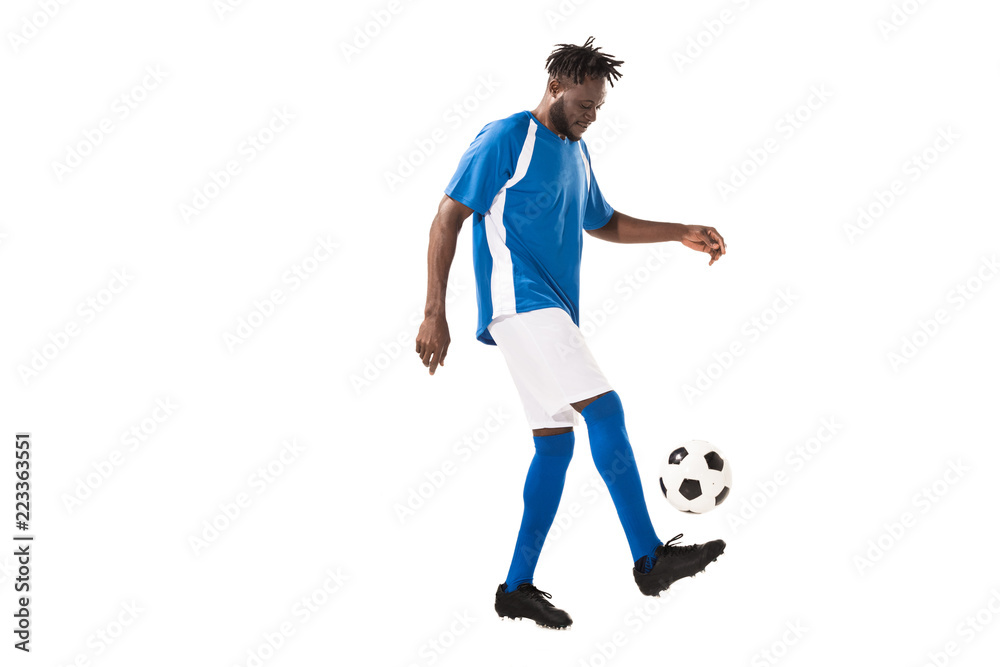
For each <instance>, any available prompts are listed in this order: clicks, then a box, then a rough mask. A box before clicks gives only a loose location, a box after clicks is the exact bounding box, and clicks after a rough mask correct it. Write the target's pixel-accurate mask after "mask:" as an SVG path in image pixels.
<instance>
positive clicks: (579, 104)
mask: <svg viewBox="0 0 1000 667" xmlns="http://www.w3.org/2000/svg"><path fill="white" fill-rule="evenodd" d="M604 81H605V80H604V79H592V78H587V79H585V80H584V82H583V83H581V84H579V85H573V84H570V86H571V87H570V88H562V87H559V89H558V90H559V91H560V93H561V94H559V99H557V100H556V101H555V102H553V103H552V106H550V107H549V118H551V119H552V124H553V125H554V126H555V128H556V131H557V132H558V133H559V134H561V135H563V136H565V137H566V138H567V139H569V140H570V141H579V140H580V139H581V138H582V137H583V133H584V132H586V131H587V126H588V125H590V124H591V123H593V122H594V121H595V120H597V110H598V109H600V108H601V106H603V105H604V95H605V90H604Z"/></svg>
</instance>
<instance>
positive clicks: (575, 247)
mask: <svg viewBox="0 0 1000 667" xmlns="http://www.w3.org/2000/svg"><path fill="white" fill-rule="evenodd" d="M592 43H593V37H591V38H590V39H588V40H587V41H586V43H584V45H583V46H575V45H572V44H560V45H557V48H556V50H554V51H553V52H552V53H551V55H549V57H548V59H547V60H546V70H547V72H548V75H549V77H548V83H547V84H546V87H545V94H544V96H543V98H542V101H541V102H540V103H539V104H538V106H537V107H536V108H535V109H534V110H533V111H521V112H519V113H515V114H513V115H512V116H509V117H507V118H504V119H503V120H497V121H493V122H491V123H488V124H487V125H486V126H485V127H484V128H483V129H482V131H481V132H480V133H479V135H478V136H477V137H476V138H475V140H474V141H473V142H472V144H471V145H470V146H469V148H468V150H467V151H466V152H465V154H464V155H463V156H462V159H461V161H460V163H459V166H458V169H457V170H456V171H455V174H454V176H453V177H452V179H451V181H450V182H449V183H448V186H447V188H445V196H444V197H443V198H442V200H441V203H440V205H439V206H438V212H437V215H436V216H435V218H434V221H433V223H432V225H431V231H430V244H429V249H428V253H427V263H428V280H427V305H426V308H425V319H424V321H423V323H422V324H421V325H420V330H419V332H418V333H417V338H416V351H417V354H419V355H420V358H421V360H422V361H423V363H424V366H427V367H429V369H430V374H431V375H434V371H435V370H436V368H437V367H438V366H439V365H440V366H444V360H445V356H446V355H447V352H448V345H449V343H450V341H451V338H450V336H449V333H448V324H447V322H446V320H445V293H446V288H447V284H448V273H449V271H450V268H451V262H452V259H453V258H454V256H455V246H456V243H457V239H458V233H459V231H460V229H461V227H462V223H463V221H464V220H465V219H466V218H467V217H469V216H470V215H472V216H473V230H472V233H473V252H474V256H473V257H474V269H475V274H476V294H477V300H478V305H479V323H478V329H477V331H476V337H477V339H478V340H480V341H482V342H483V343H485V344H487V345H496V346H497V347H499V348H500V351H501V352H502V353H503V356H504V359H505V361H506V363H507V366H508V369H509V370H510V373H511V376H512V377H513V380H514V384H515V386H516V387H517V390H518V394H519V395H520V398H521V401H522V403H523V405H524V410H525V415H526V416H527V419H528V424H529V425H530V427H531V429H532V431H531V432H532V436H533V438H534V443H535V454H534V458H533V459H532V462H531V465H530V467H529V468H528V476H527V479H526V481H525V484H524V494H523V498H524V514H523V516H522V520H521V527H520V531H519V532H518V536H517V542H516V544H515V548H514V557H513V560H512V562H511V566H510V570H509V572H508V573H507V579H506V581H505V582H504V583H502V584H500V586H499V587H498V588H497V593H496V603H495V608H496V611H497V614H499V616H500V617H501V618H504V617H507V618H529V619H532V620H534V621H535V622H536V623H537V624H538V625H541V626H545V627H552V628H566V627H569V626H570V624H572V619H571V618H570V616H569V614H567V613H566V612H565V611H562V610H561V609H558V608H556V607H555V606H554V605H552V603H550V602H549V601H548V599H549V598H551V595H549V594H548V593H545V592H544V591H541V590H539V589H538V588H536V587H535V586H534V583H533V579H534V570H535V564H536V563H537V561H538V556H539V552H540V550H541V548H542V544H543V543H544V540H545V535H546V534H547V533H548V530H549V528H550V526H551V525H552V521H553V519H554V518H555V514H556V509H557V508H558V506H559V498H560V496H561V495H562V490H563V485H564V482H565V478H566V468H567V466H568V465H569V461H570V458H571V457H572V455H573V445H574V435H573V427H574V426H575V425H577V423H578V421H577V417H576V413H577V412H579V413H580V414H582V415H583V418H584V419H585V420H586V422H587V431H588V435H589V439H590V449H591V454H592V456H593V459H594V463H595V464H596V466H597V469H598V470H599V471H600V472H601V475H602V477H603V478H604V481H605V483H606V484H607V486H608V490H609V492H610V494H611V498H612V501H613V502H614V505H615V509H616V510H617V512H618V516H619V519H620V520H621V523H622V527H623V528H624V530H625V535H626V538H627V539H628V544H629V548H630V550H631V552H632V561H633V568H632V571H633V576H634V578H635V582H636V584H637V585H638V587H639V590H640V591H641V592H642V593H643V594H645V595H659V593H660V592H661V591H663V590H665V589H666V588H667V587H668V586H670V584H671V583H673V582H674V581H676V580H678V579H680V578H682V577H687V576H691V575H693V574H696V573H698V572H701V571H702V570H703V569H704V568H705V567H706V566H707V565H708V564H709V563H710V562H712V561H713V560H715V559H716V558H717V557H718V556H719V554H721V553H722V551H723V549H725V542H723V541H722V540H713V541H711V542H708V543H706V544H698V545H686V546H680V545H678V544H676V543H675V542H676V541H677V540H678V539H679V538H680V537H682V536H681V535H678V536H676V537H674V538H673V539H672V540H670V541H669V542H668V543H667V544H666V545H664V544H663V543H662V542H661V541H660V539H659V538H658V537H657V536H656V533H655V532H654V530H653V526H652V523H651V522H650V519H649V514H648V512H647V509H646V502H645V499H644V497H643V494H642V486H641V484H640V481H639V474H638V471H637V470H636V465H635V459H634V457H633V454H632V447H631V445H630V443H629V440H628V434H627V433H626V430H625V422H624V412H623V409H622V404H621V400H620V398H619V396H618V393H617V392H616V391H614V389H613V388H612V387H611V385H610V384H609V383H608V380H607V379H606V378H605V377H604V375H603V374H602V373H601V370H600V368H599V367H598V365H597V362H596V361H595V360H594V357H593V356H592V355H591V353H590V350H589V349H588V348H587V345H586V343H585V342H584V340H583V337H582V335H581V334H580V329H579V323H580V320H579V292H580V261H581V257H582V248H583V230H587V233H588V234H590V235H591V236H594V237H596V238H598V239H602V240H604V241H611V242H613V243H655V242H664V241H680V242H681V243H682V244H684V245H685V246H687V247H688V248H691V249H693V250H698V251H701V252H705V253H708V255H709V256H710V257H711V259H710V260H709V265H711V264H713V263H714V262H715V261H716V260H718V259H719V258H720V257H721V256H722V255H724V254H725V253H726V246H725V242H724V241H723V239H722V236H720V235H719V233H718V232H717V231H716V230H715V229H714V228H712V227H700V226H690V225H682V224H675V223H663V222H651V221H647V220H639V219H636V218H632V217H630V216H628V215H625V214H624V213H621V212H620V211H617V210H614V209H612V208H611V207H610V206H609V205H608V203H607V202H606V201H605V200H604V197H603V196H602V194H601V190H600V188H599V187H598V185H597V180H596V179H595V178H594V173H593V170H592V168H591V160H590V153H589V152H588V151H587V147H586V145H585V143H584V142H583V141H582V137H583V134H584V132H586V130H587V127H588V126H589V125H590V124H591V123H593V122H594V121H595V120H596V119H597V111H598V110H599V109H600V108H601V105H602V104H603V103H604V97H605V81H608V82H610V83H611V85H612V86H614V81H615V79H617V78H619V77H620V76H621V74H620V73H619V72H618V69H617V68H618V66H619V65H621V64H622V62H623V61H620V60H614V59H613V56H611V55H607V54H603V53H601V52H600V49H599V48H597V47H594V46H593V44H592Z"/></svg>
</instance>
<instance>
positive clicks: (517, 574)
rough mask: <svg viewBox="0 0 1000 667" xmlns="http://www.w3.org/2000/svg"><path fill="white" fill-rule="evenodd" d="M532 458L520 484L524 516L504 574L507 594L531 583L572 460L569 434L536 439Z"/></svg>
mask: <svg viewBox="0 0 1000 667" xmlns="http://www.w3.org/2000/svg"><path fill="white" fill-rule="evenodd" d="M534 438H535V457H534V458H533V459H532V460H531V466H530V467H529V468H528V477H527V479H526V480H525V481H524V516H523V517H522V518H521V530H520V531H519V532H518V533H517V544H516V546H515V547H514V558H513V560H512V561H511V563H510V571H509V572H508V573H507V581H506V583H507V590H508V591H513V590H514V589H516V588H517V587H518V586H520V585H521V584H523V583H531V582H532V580H533V578H534V576H535V564H536V563H538V555H539V554H540V553H541V551H542V545H543V544H544V543H545V536H546V535H548V532H549V528H550V527H551V526H552V520H553V519H555V517H556V509H558V507H559V498H560V497H562V491H563V485H564V484H565V482H566V468H567V467H569V461H570V459H571V458H573V443H574V442H575V436H574V435H573V431H569V432H568V433H559V434H557V435H536V436H534Z"/></svg>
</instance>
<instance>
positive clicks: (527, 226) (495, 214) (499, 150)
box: [445, 111, 614, 345]
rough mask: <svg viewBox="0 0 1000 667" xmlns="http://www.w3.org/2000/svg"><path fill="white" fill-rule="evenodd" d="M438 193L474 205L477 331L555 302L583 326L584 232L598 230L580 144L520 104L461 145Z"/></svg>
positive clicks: (482, 333)
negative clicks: (465, 146) (518, 109)
mask: <svg viewBox="0 0 1000 667" xmlns="http://www.w3.org/2000/svg"><path fill="white" fill-rule="evenodd" d="M445 194H446V195H448V196H449V197H451V198H452V199H454V200H455V201H458V202H461V203H462V204H465V205H466V206H468V207H469V208H471V209H472V210H473V211H474V214H473V218H472V220H473V225H472V251H473V266H474V269H475V274H476V299H477V301H478V304H479V323H478V328H477V330H476V338H477V339H478V340H480V341H482V342H483V343H486V344H487V345H496V342H494V340H493V337H492V336H491V335H490V332H489V331H488V330H487V328H486V327H487V326H488V325H489V323H490V322H492V321H493V318H495V317H497V316H499V315H508V314H513V313H524V312H527V311H530V310H537V309H539V308H553V307H554V308H562V309H563V310H565V311H566V312H567V313H569V315H570V317H571V318H572V319H573V322H574V323H575V324H576V325H577V326H579V325H580V305H579V303H580V261H581V259H582V257H583V230H584V229H597V228H599V227H603V226H604V225H606V224H607V223H608V221H609V220H610V219H611V215H612V213H614V211H613V210H612V209H611V207H610V206H609V205H608V203H607V202H606V201H605V200H604V196H603V195H602V194H601V190H600V188H598V187H597V180H596V179H595V178H594V172H593V169H592V168H591V166H590V153H589V152H588V151H587V146H586V145H585V144H584V143H583V140H580V141H571V140H569V139H562V138H560V137H559V135H557V134H556V133H555V132H553V131H552V130H550V129H549V128H547V127H545V126H544V125H542V124H541V123H539V122H538V121H537V120H536V119H535V117H534V116H533V115H532V113H531V112H530V111H521V112H519V113H516V114H513V115H511V116H508V117H507V118H504V119H502V120H496V121H493V122H491V123H488V124H487V125H486V126H485V127H484V128H483V129H482V131H480V132H479V134H478V135H477V136H476V138H475V139H474V140H473V141H472V144H471V145H470V146H469V148H468V149H467V150H466V151H465V154H464V155H463V156H462V159H461V161H460V162H459V164H458V169H457V170H456V171H455V175H454V176H452V178H451V181H450V182H449V183H448V187H447V188H445Z"/></svg>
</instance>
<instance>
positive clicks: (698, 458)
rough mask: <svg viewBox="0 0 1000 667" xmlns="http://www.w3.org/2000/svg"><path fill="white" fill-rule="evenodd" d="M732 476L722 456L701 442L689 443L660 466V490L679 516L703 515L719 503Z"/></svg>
mask: <svg viewBox="0 0 1000 667" xmlns="http://www.w3.org/2000/svg"><path fill="white" fill-rule="evenodd" d="M732 485H733V473H732V468H731V467H730V465H729V462H728V461H726V459H725V457H723V456H722V453H721V452H720V451H719V450H718V449H717V448H716V447H714V446H712V445H710V444H709V443H707V442H705V441H704V440H690V441H688V442H685V443H684V444H683V445H681V446H680V447H678V448H676V449H675V450H674V451H672V452H670V454H668V455H667V458H666V459H664V461H663V465H661V466H660V490H661V491H663V496H664V497H665V498H666V499H667V501H668V502H669V503H670V504H671V505H673V506H674V507H676V508H677V509H679V510H680V511H682V512H690V513H692V514H704V513H705V512H708V511H709V510H711V509H714V508H715V507H716V506H717V505H719V504H720V503H722V501H723V500H725V499H726V496H728V495H729V489H730V488H731V487H732Z"/></svg>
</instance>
